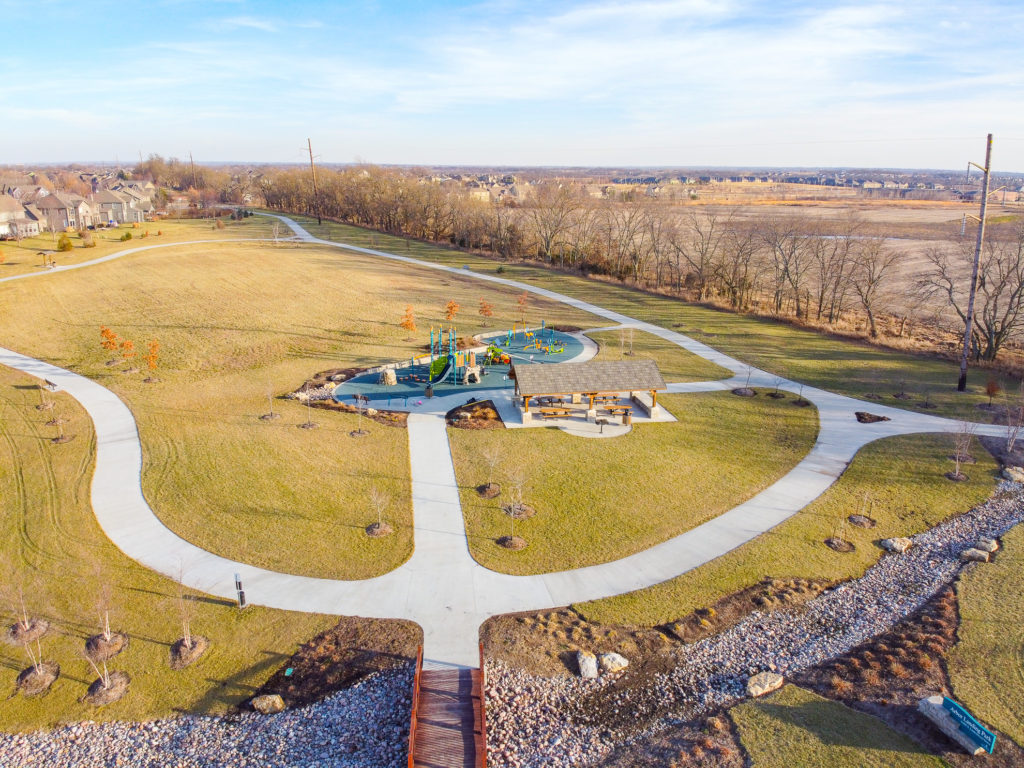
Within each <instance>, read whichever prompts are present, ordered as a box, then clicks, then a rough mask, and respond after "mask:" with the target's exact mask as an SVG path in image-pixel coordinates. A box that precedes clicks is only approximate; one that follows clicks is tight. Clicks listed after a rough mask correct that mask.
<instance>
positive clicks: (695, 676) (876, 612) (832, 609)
mask: <svg viewBox="0 0 1024 768" xmlns="http://www.w3.org/2000/svg"><path fill="white" fill-rule="evenodd" d="M1021 520H1024V487H1022V486H1021V485H1020V484H1018V483H1009V482H1004V483H1002V484H1001V485H1000V487H999V489H998V492H997V493H996V495H995V496H994V497H993V498H992V499H990V500H989V501H988V502H986V503H985V504H983V505H981V506H979V507H977V508H976V509H973V510H971V511H970V512H967V513H964V514H962V515H959V516H957V517H955V518H953V519H952V520H950V521H948V522H946V523H943V524H941V525H938V526H936V527H935V528H933V529H931V530H929V531H926V532H925V533H922V534H920V535H918V536H915V537H913V542H914V546H913V547H912V548H911V549H910V550H909V551H908V552H906V553H904V554H892V555H885V556H883V557H882V559H881V560H880V561H879V562H878V563H877V564H876V565H875V566H873V567H872V568H870V569H869V570H868V571H867V573H866V574H865V575H864V576H863V577H862V578H860V579H857V580H854V581H850V582H847V583H845V584H842V585H839V586H837V587H836V588H834V589H830V590H827V591H825V592H823V593H822V594H821V595H819V596H818V597H816V598H815V599H814V600H812V601H810V602H809V603H808V604H807V605H806V607H805V609H804V610H801V611H793V612H790V611H776V612H773V613H762V612H754V613H752V614H750V615H749V616H747V617H746V618H745V619H744V620H743V621H741V622H740V623H739V624H737V625H736V626H734V627H732V628H731V629H729V630H726V631H725V632H723V633H721V634H719V635H716V636H714V637H711V638H707V639H706V640H702V641H700V642H698V643H694V644H692V645H687V646H684V647H683V648H682V649H680V650H679V651H677V652H676V656H677V662H678V663H677V665H676V666H675V668H674V669H672V670H671V671H670V672H668V673H664V674H660V675H656V676H655V677H654V678H653V679H652V681H651V682H650V683H649V684H648V685H647V686H645V688H644V689H642V690H638V689H630V690H625V691H615V692H610V693H609V694H608V695H607V697H606V699H605V700H603V701H602V706H603V707H605V708H609V707H610V708H613V709H617V710H618V711H619V712H621V713H629V718H627V719H626V720H627V722H633V723H639V724H641V725H640V726H639V727H631V728H629V729H625V728H623V729H620V730H618V731H617V732H616V731H613V730H610V729H609V728H608V727H607V726H605V725H602V724H600V723H597V722H594V724H590V725H588V724H587V716H586V714H587V713H586V709H585V705H584V706H583V707H581V706H579V703H580V700H581V699H582V698H584V697H586V698H590V697H593V696H594V695H595V693H598V692H599V691H600V689H601V688H602V687H604V686H607V685H608V684H609V683H610V681H608V680H605V679H602V680H598V681H590V680H581V679H578V678H575V679H570V678H556V679H553V678H544V677H538V676H532V675H528V674H525V673H522V672H518V671H515V670H512V669H510V668H508V667H506V666H504V665H503V664H500V663H491V662H488V664H487V681H488V684H487V691H486V696H487V717H488V748H489V755H490V758H491V762H492V764H493V765H494V766H496V767H497V766H517V767H520V768H533V767H534V766H537V767H539V766H545V768H552V767H555V766H585V765H588V764H593V763H594V762H596V761H598V760H599V759H600V758H602V757H603V756H605V755H607V754H608V753H609V752H610V751H611V749H612V748H613V747H614V746H621V745H622V744H623V743H624V742H628V741H629V740H631V739H636V738H638V737H639V736H641V735H644V734H649V733H653V732H656V731H658V730H661V729H663V728H666V727H668V726H671V725H672V724H673V723H674V722H679V721H681V720H686V719H690V718H692V717H694V716H697V715H700V714H702V713H706V712H708V711H709V710H711V709H713V708H715V707H718V706H722V705H728V704H731V703H733V702H735V701H736V700H738V699H740V698H742V697H743V696H744V695H745V683H746V680H747V678H748V677H749V676H750V675H752V674H754V673H756V672H760V671H764V670H767V669H774V670H775V671H777V672H779V673H780V674H782V675H792V674H795V673H797V672H801V671H803V670H806V669H808V668H809V667H812V666H814V665H816V664H819V663H821V662H823V661H825V660H827V659H830V658H833V657H835V656H838V655H841V654H843V653H845V652H846V651H848V650H849V649H850V648H852V647H854V646H855V645H858V644H860V643H861V642H863V641H865V640H868V639H870V638H871V637H874V636H875V635H878V634H880V633H882V632H884V631H886V630H887V629H889V628H890V627H892V626H893V625H894V624H897V623H899V622H900V621H902V620H903V619H904V618H906V617H907V616H908V615H909V614H911V613H913V612H914V611H916V610H917V609H918V608H920V607H921V606H922V605H923V604H924V603H925V602H926V601H927V600H928V599H929V598H931V597H932V596H933V595H934V594H935V593H936V592H937V591H938V590H939V589H940V588H942V587H943V586H944V585H946V584H948V583H950V581H952V580H953V578H954V577H955V576H956V575H957V574H958V573H959V572H960V569H961V568H962V567H963V563H961V562H960V560H959V555H960V552H961V551H962V550H964V549H966V548H968V547H970V546H972V545H973V544H974V542H976V541H977V539H978V538H979V537H981V536H989V537H998V536H1000V535H1002V534H1003V533H1005V532H1006V531H1007V530H1008V529H1009V528H1011V527H1012V526H1014V525H1015V524H1017V523H1019V522H1020V521H1021ZM981 567H984V566H981ZM591 700H592V699H591Z"/></svg>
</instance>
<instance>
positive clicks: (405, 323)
mask: <svg viewBox="0 0 1024 768" xmlns="http://www.w3.org/2000/svg"><path fill="white" fill-rule="evenodd" d="M398 324H399V325H400V326H401V327H402V328H405V330H407V331H408V332H409V333H415V332H416V316H415V315H414V314H413V311H412V304H406V305H405V314H404V315H402V319H401V320H400V321H399V323H398Z"/></svg>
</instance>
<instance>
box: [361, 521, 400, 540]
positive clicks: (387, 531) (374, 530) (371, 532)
mask: <svg viewBox="0 0 1024 768" xmlns="http://www.w3.org/2000/svg"><path fill="white" fill-rule="evenodd" d="M392 533H394V528H392V527H391V526H390V525H388V524H387V523H370V524H369V525H368V526H366V535H367V536H372V537H373V538H375V539H380V538H383V537H384V536H390V535H391V534H392Z"/></svg>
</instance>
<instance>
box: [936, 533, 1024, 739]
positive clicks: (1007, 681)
mask: <svg viewBox="0 0 1024 768" xmlns="http://www.w3.org/2000/svg"><path fill="white" fill-rule="evenodd" d="M957 595H958V598H959V601H960V630H959V638H960V641H959V643H957V645H956V646H955V647H954V648H953V651H952V653H951V654H950V657H949V675H950V679H951V680H952V682H953V692H954V694H955V695H956V697H957V698H958V699H959V700H960V701H961V702H963V704H964V705H965V706H967V708H968V709H970V710H971V711H972V712H973V713H974V714H975V715H976V716H977V717H979V718H980V719H982V720H983V721H986V722H987V723H989V724H990V725H993V726H995V727H996V728H998V729H999V730H1000V731H1002V732H1003V733H1005V734H1006V735H1007V736H1009V737H1011V738H1012V739H1013V740H1014V741H1016V742H1017V743H1018V744H1024V624H1022V623H1021V611H1022V609H1024V597H1022V596H1024V526H1019V525H1018V526H1017V527H1016V528H1014V529H1013V530H1011V531H1010V532H1009V533H1007V534H1006V536H1004V537H1003V551H1002V552H1001V553H1000V554H999V555H998V556H997V558H996V560H995V562H993V563H991V564H988V565H981V566H979V567H972V568H970V569H969V570H968V571H967V572H966V573H964V575H963V576H962V577H961V578H960V582H959V583H958V585H957Z"/></svg>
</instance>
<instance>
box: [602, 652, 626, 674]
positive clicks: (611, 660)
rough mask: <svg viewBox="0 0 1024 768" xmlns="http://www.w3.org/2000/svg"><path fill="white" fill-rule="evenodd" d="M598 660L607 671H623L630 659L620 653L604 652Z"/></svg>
mask: <svg viewBox="0 0 1024 768" xmlns="http://www.w3.org/2000/svg"><path fill="white" fill-rule="evenodd" d="M597 660H598V662H599V663H600V665H601V671H602V672H605V673H615V672H621V671H622V670H624V669H625V668H626V667H628V666H629V659H627V658H626V657H625V656H622V655H620V654H618V653H602V654H601V655H600V656H598V658H597Z"/></svg>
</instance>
